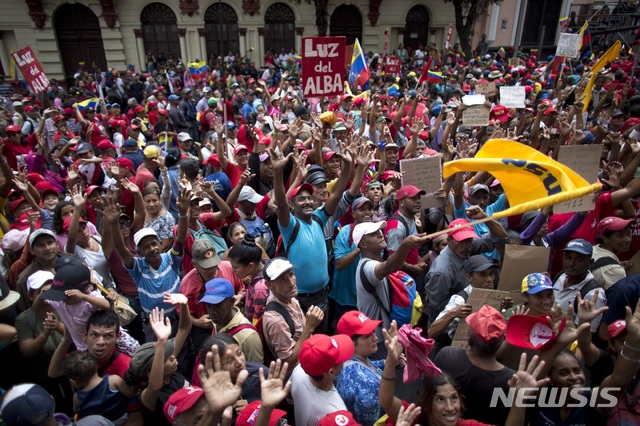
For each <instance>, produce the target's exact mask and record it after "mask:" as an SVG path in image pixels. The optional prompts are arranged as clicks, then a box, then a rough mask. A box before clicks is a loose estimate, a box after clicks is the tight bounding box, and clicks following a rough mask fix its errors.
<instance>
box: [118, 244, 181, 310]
mask: <svg viewBox="0 0 640 426" xmlns="http://www.w3.org/2000/svg"><path fill="white" fill-rule="evenodd" d="M160 257H161V258H162V262H161V263H160V268H158V270H154V269H153V268H151V267H150V266H149V264H148V263H147V261H146V260H145V258H143V257H134V258H133V268H131V269H129V268H127V266H126V265H125V269H126V270H127V272H129V275H131V278H133V281H134V282H135V283H136V286H137V287H138V295H139V296H140V305H141V306H142V309H143V310H144V312H145V313H146V314H147V315H149V314H151V311H152V310H153V308H156V307H157V308H158V309H164V313H165V315H166V316H173V315H174V313H175V311H176V307H175V306H174V305H170V304H166V303H163V299H164V294H165V293H167V292H168V293H177V292H178V287H180V266H181V265H182V248H180V249H177V248H176V246H175V245H174V246H173V247H171V250H169V252H168V253H162V254H161V255H160Z"/></svg>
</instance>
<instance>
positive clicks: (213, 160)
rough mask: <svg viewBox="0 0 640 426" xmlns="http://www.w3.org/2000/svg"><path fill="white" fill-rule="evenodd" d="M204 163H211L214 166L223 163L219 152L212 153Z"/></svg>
mask: <svg viewBox="0 0 640 426" xmlns="http://www.w3.org/2000/svg"><path fill="white" fill-rule="evenodd" d="M203 164H209V165H210V166H213V167H220V166H222V164H221V163H220V159H219V158H218V154H211V155H210V156H209V158H207V159H206V160H205V161H204V163H203Z"/></svg>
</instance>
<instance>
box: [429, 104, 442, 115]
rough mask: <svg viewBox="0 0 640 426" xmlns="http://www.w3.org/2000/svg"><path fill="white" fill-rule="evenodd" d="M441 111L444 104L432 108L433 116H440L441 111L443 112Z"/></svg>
mask: <svg viewBox="0 0 640 426" xmlns="http://www.w3.org/2000/svg"><path fill="white" fill-rule="evenodd" d="M441 109H442V104H440V105H436V106H434V107H433V108H431V113H432V114H433V115H438V114H440V110H441Z"/></svg>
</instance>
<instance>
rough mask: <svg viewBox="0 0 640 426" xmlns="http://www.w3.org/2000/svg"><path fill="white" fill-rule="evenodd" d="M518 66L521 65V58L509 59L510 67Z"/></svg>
mask: <svg viewBox="0 0 640 426" xmlns="http://www.w3.org/2000/svg"><path fill="white" fill-rule="evenodd" d="M518 65H520V58H509V66H510V67H517V66H518Z"/></svg>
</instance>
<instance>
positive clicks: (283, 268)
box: [264, 257, 293, 281]
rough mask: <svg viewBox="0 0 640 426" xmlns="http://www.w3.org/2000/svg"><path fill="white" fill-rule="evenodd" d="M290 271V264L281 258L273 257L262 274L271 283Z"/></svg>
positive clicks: (291, 267) (291, 266)
mask: <svg viewBox="0 0 640 426" xmlns="http://www.w3.org/2000/svg"><path fill="white" fill-rule="evenodd" d="M291 269H293V265H292V264H291V262H289V261H288V260H287V259H285V258H283V257H275V258H273V259H271V260H270V261H268V262H267V264H266V265H265V267H264V273H265V274H266V276H267V278H268V279H269V281H273V280H275V279H277V278H278V277H279V276H280V275H282V274H284V273H285V272H287V271H289V270H291Z"/></svg>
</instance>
